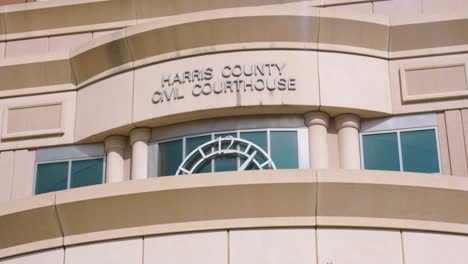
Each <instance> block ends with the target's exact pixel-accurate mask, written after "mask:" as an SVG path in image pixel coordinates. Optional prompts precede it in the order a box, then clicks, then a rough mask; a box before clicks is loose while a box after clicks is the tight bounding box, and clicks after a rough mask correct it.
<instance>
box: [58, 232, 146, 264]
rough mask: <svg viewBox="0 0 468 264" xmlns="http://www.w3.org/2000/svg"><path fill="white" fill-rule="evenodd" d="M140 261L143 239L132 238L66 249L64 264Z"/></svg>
mask: <svg viewBox="0 0 468 264" xmlns="http://www.w3.org/2000/svg"><path fill="white" fill-rule="evenodd" d="M142 259H143V239H142V238H134V239H124V240H113V241H105V242H99V243H93V244H85V245H79V246H73V247H67V248H66V249H65V262H64V264H82V263H100V264H127V263H132V264H140V263H142Z"/></svg>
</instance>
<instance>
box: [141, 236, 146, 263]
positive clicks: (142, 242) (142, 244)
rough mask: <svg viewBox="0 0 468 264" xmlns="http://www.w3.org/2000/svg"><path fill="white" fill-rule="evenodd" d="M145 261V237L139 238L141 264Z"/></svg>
mask: <svg viewBox="0 0 468 264" xmlns="http://www.w3.org/2000/svg"><path fill="white" fill-rule="evenodd" d="M144 263H145V237H144V236H143V237H142V238H141V264H144Z"/></svg>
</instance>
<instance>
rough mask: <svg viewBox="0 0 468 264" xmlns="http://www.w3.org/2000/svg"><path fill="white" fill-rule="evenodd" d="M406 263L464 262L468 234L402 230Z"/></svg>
mask: <svg viewBox="0 0 468 264" xmlns="http://www.w3.org/2000/svg"><path fill="white" fill-rule="evenodd" d="M403 247H404V248H403V251H404V253H405V263H406V264H420V263H424V264H439V263H450V264H465V263H466V261H467V259H468V251H467V250H466V249H467V248H468V236H462V235H453V234H437V233H427V232H406V231H404V232H403Z"/></svg>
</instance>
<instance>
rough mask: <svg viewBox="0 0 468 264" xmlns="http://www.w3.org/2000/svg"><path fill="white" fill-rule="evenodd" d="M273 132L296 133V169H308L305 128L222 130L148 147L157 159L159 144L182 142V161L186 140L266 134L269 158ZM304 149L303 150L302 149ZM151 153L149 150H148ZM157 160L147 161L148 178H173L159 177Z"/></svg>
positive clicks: (213, 163) (212, 168) (191, 135)
mask: <svg viewBox="0 0 468 264" xmlns="http://www.w3.org/2000/svg"><path fill="white" fill-rule="evenodd" d="M275 131H293V132H296V133H297V142H298V144H297V156H298V169H305V168H308V167H309V157H308V156H307V155H304V154H308V153H309V141H308V137H307V136H304V135H301V134H302V133H305V134H307V133H308V130H307V128H306V127H297V128H277V127H275V128H253V129H237V130H235V129H234V130H224V131H215V132H205V133H200V134H190V135H186V136H179V137H173V138H168V139H164V140H155V141H151V142H150V143H149V145H150V148H151V146H154V150H153V151H155V152H156V153H157V155H156V156H157V157H158V158H159V144H163V143H167V142H171V141H175V140H182V160H184V159H185V158H186V156H187V154H186V153H185V152H186V140H187V139H190V138H196V137H203V136H210V135H211V139H210V140H214V139H215V135H219V134H234V133H235V134H236V137H238V138H240V133H248V132H266V133H267V149H266V150H265V152H266V153H267V154H268V155H269V156H271V142H270V140H271V136H270V133H271V132H275ZM301 139H305V140H303V141H305V142H304V144H301ZM238 147H239V146H238ZM302 148H304V149H302ZM150 151H151V150H150ZM151 162H154V163H155V164H154V166H153V167H151V166H150V163H151ZM158 162H159V160H152V159H149V160H148V168H149V169H150V168H151V169H152V170H154V172H150V170H148V175H149V176H148V177H149V178H150V177H167V176H174V175H165V176H161V175H159V164H158ZM240 162H241V161H240V158H239V157H237V168H239V166H240ZM210 164H211V173H213V172H216V171H215V159H212V160H211V161H210Z"/></svg>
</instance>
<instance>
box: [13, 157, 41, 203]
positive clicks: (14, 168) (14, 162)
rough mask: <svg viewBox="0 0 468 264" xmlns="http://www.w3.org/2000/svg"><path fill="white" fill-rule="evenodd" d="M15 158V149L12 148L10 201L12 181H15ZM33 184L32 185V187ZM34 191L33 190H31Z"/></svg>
mask: <svg viewBox="0 0 468 264" xmlns="http://www.w3.org/2000/svg"><path fill="white" fill-rule="evenodd" d="M15 160H16V151H15V150H14V151H13V161H12V164H11V176H10V177H11V180H10V197H9V200H10V201H11V200H12V199H13V186H14V185H13V184H14V181H15ZM34 187H35V186H33V188H34ZM33 191H34V190H33Z"/></svg>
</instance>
